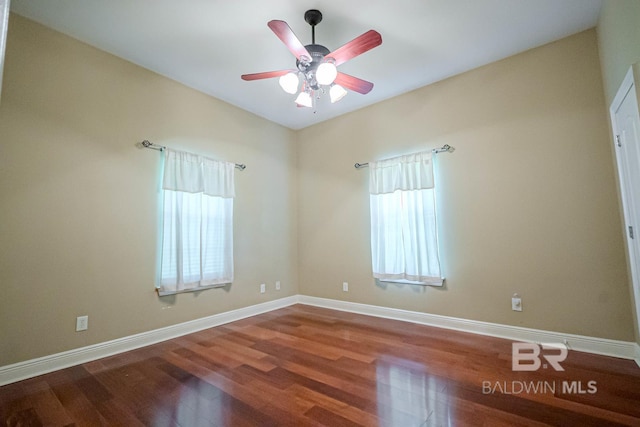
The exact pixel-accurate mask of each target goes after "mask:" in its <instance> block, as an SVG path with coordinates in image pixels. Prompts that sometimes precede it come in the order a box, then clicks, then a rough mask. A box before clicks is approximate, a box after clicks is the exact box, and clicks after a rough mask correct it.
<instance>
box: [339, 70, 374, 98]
mask: <svg viewBox="0 0 640 427" xmlns="http://www.w3.org/2000/svg"><path fill="white" fill-rule="evenodd" d="M334 83H336V84H339V85H340V86H342V87H344V88H345V89H349V90H352V91H354V92H358V93H361V94H363V95H366V94H367V93H369V92H371V89H373V83H371V82H368V81H366V80H362V79H359V78H357V77H353V76H350V75H349V74H345V73H340V72H339V73H338V76H337V77H336V80H335V82H334Z"/></svg>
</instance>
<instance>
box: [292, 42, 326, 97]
mask: <svg viewBox="0 0 640 427" xmlns="http://www.w3.org/2000/svg"><path fill="white" fill-rule="evenodd" d="M305 48H306V49H307V52H309V53H310V54H311V62H305V61H300V60H299V59H298V60H296V66H297V67H298V70H300V71H301V72H302V73H304V75H305V76H307V82H309V86H310V87H311V88H312V89H313V90H318V89H319V86H318V82H317V81H316V78H315V72H316V70H317V69H318V65H320V64H321V63H322V61H323V60H324V57H325V56H327V55H328V54H329V53H330V52H331V51H330V50H329V49H327V48H326V47H324V46H322V45H321V44H308V45H306V46H305Z"/></svg>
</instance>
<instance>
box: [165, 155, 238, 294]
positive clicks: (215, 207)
mask: <svg viewBox="0 0 640 427" xmlns="http://www.w3.org/2000/svg"><path fill="white" fill-rule="evenodd" d="M234 167H235V165H234V164H233V163H228V162H221V161H217V160H212V159H207V158H206V157H202V156H199V155H196V154H191V153H185V152H180V151H174V150H170V149H167V150H166V151H165V165H164V175H163V183H162V188H163V196H164V200H163V222H162V258H161V269H160V276H161V277H160V284H159V286H158V292H159V294H160V295H169V294H174V293H178V292H188V291H194V290H199V289H204V288H207V287H216V286H223V285H224V284H227V283H231V282H232V281H233V197H234V195H235V189H234Z"/></svg>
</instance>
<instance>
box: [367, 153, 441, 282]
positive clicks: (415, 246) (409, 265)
mask: <svg viewBox="0 0 640 427" xmlns="http://www.w3.org/2000/svg"><path fill="white" fill-rule="evenodd" d="M369 174H370V175H369V178H370V181H369V193H370V196H369V197H370V207H371V258H372V267H373V277H375V278H377V279H380V280H387V281H401V280H404V281H411V282H417V283H420V284H426V285H433V286H442V283H443V279H442V277H441V271H440V260H439V256H438V234H437V225H436V205H435V183H434V177H433V155H432V153H431V152H424V153H416V154H410V155H406V156H400V157H394V158H392V159H386V160H381V161H377V162H369Z"/></svg>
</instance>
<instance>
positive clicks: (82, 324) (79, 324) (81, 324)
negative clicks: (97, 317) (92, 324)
mask: <svg viewBox="0 0 640 427" xmlns="http://www.w3.org/2000/svg"><path fill="white" fill-rule="evenodd" d="M87 329H89V316H78V317H76V332H79V331H86V330H87Z"/></svg>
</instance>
